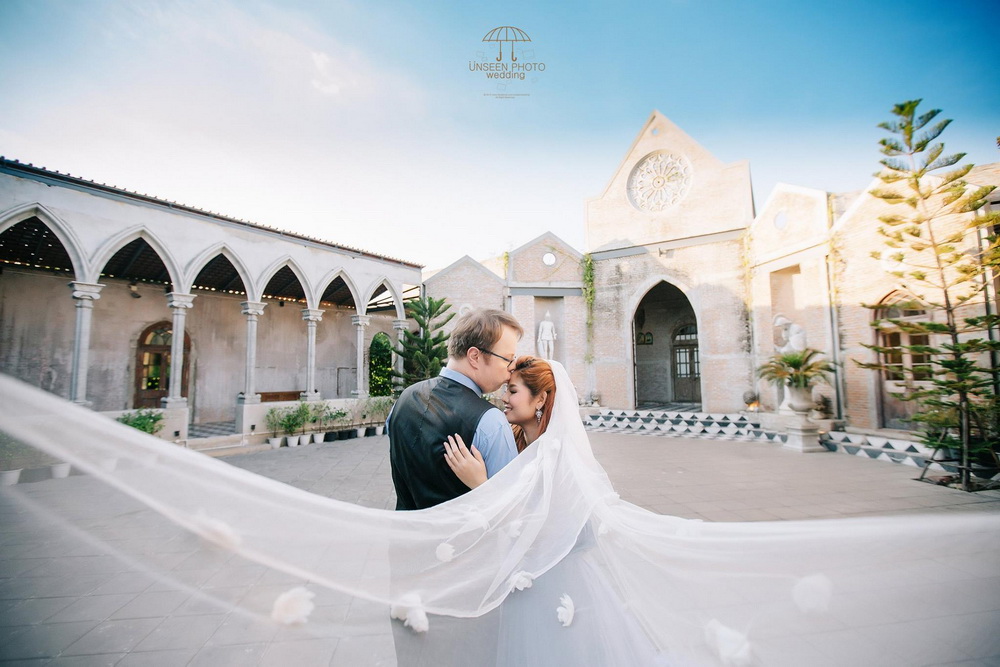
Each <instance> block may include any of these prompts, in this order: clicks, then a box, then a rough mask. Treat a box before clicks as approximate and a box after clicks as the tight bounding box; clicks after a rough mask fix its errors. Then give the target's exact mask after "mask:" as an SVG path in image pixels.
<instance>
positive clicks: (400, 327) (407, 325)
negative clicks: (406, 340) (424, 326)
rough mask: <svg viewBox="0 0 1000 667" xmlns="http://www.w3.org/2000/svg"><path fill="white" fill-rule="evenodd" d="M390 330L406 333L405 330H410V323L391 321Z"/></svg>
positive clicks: (407, 321)
mask: <svg viewBox="0 0 1000 667" xmlns="http://www.w3.org/2000/svg"><path fill="white" fill-rule="evenodd" d="M392 328H393V329H395V330H396V331H406V330H407V329H409V328H410V321H409V320H393V321H392Z"/></svg>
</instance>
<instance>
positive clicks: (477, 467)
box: [444, 433, 486, 489]
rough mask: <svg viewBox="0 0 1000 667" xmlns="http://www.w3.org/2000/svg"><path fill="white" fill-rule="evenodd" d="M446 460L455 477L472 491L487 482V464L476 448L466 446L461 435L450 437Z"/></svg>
mask: <svg viewBox="0 0 1000 667" xmlns="http://www.w3.org/2000/svg"><path fill="white" fill-rule="evenodd" d="M444 460H445V461H446V462H447V463H448V467H449V468H451V469H452V471H453V472H454V473H455V475H456V476H457V477H458V478H459V479H460V480H462V483H463V484H465V485H466V486H467V487H469V488H470V489H474V488H476V487H477V486H479V485H480V484H482V483H483V482H485V481H486V463H485V462H484V461H483V455H482V454H480V453H479V450H478V449H476V446H475V445H473V446H472V450H471V451H470V450H469V447H466V446H465V441H464V440H462V436H460V435H459V434H457V433H456V434H455V435H449V436H448V439H447V440H445V443H444Z"/></svg>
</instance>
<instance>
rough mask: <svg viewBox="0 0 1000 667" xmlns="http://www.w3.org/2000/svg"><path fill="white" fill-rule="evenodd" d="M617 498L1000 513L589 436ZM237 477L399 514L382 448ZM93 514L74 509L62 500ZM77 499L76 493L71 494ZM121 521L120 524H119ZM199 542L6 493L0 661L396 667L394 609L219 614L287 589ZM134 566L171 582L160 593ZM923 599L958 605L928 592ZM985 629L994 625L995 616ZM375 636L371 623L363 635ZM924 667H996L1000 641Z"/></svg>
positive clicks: (844, 470) (763, 510) (927, 492)
mask: <svg viewBox="0 0 1000 667" xmlns="http://www.w3.org/2000/svg"><path fill="white" fill-rule="evenodd" d="M591 437H592V441H593V443H594V448H595V451H596V454H597V456H598V458H599V459H600V461H601V462H602V463H603V464H604V466H605V468H606V469H607V471H608V474H609V475H610V477H611V479H612V481H613V483H614V484H615V486H616V488H617V489H618V490H619V492H620V493H621V496H622V498H624V499H626V500H629V501H631V502H633V503H636V504H638V505H640V506H643V507H646V508H648V509H650V510H652V511H655V512H660V513H666V514H673V515H677V516H682V517H687V518H700V519H705V520H708V521H760V520H790V519H804V518H834V517H843V516H862V515H887V514H905V513H922V512H1000V492H997V491H990V492H982V493H976V494H966V493H963V492H960V491H956V490H953V489H948V488H944V487H938V486H933V485H930V484H921V483H917V482H915V481H913V478H914V477H915V476H916V474H917V471H916V470H915V469H914V468H910V467H904V466H900V465H894V464H889V463H884V462H881V461H873V460H870V459H868V458H867V457H864V458H859V457H852V456H847V455H843V454H832V453H823V454H798V453H795V452H791V451H786V450H783V449H781V448H779V447H777V446H776V445H773V444H764V443H752V442H728V441H716V440H689V439H681V438H664V437H645V436H638V435H620V434H613V433H593V434H591ZM226 460H227V461H228V462H229V463H231V464H233V465H237V466H240V467H243V468H246V469H248V470H252V471H254V472H257V473H260V474H262V475H266V476H268V477H271V478H273V479H276V480H279V481H282V482H285V483H288V484H291V485H294V486H297V487H300V488H302V489H306V490H308V491H311V492H313V493H317V494H321V495H324V496H328V497H332V498H337V499H340V500H345V501H349V502H354V503H359V504H362V505H366V506H370V507H378V508H391V507H393V506H394V503H395V499H394V497H393V492H392V483H391V480H390V476H389V462H388V453H387V440H386V439H385V438H384V437H370V438H365V439H355V440H348V441H340V442H335V443H325V444H321V445H309V446H307V447H299V448H296V449H291V450H290V449H281V450H276V451H266V452H261V453H256V454H246V455H239V456H231V457H229V458H228V459H226ZM71 488H72V490H74V492H79V493H80V494H83V497H85V498H87V499H89V501H90V502H87V503H72V504H71V503H68V502H67V501H66V498H67V496H68V494H67V493H66V491H67V490H69V489H71ZM74 495H75V496H76V497H79V495H77V493H74ZM112 519H114V521H112ZM194 542H195V541H194V540H193V539H192V538H191V537H190V536H189V535H187V534H186V533H184V532H183V531H180V530H179V529H178V528H176V527H174V526H173V525H172V524H169V523H167V522H166V521H164V520H161V519H159V518H158V517H157V516H155V515H153V514H152V513H151V512H150V511H148V510H146V509H145V508H142V507H141V506H138V505H136V504H135V503H134V502H133V501H131V500H129V499H126V498H124V497H121V496H118V495H116V494H115V493H114V492H113V491H111V490H109V489H108V488H107V487H105V486H104V485H103V484H100V483H98V482H96V480H94V479H92V478H90V477H87V476H71V477H69V478H68V479H62V480H48V481H44V482H36V483H29V484H19V485H17V486H14V487H7V488H4V489H3V491H2V493H0V661H2V662H3V663H4V664H11V665H13V664H18V665H21V664H23V665H42V664H48V665H126V666H127V665H188V664H190V665H213V666H214V665H304V666H309V665H338V666H340V665H343V666H345V667H346V666H354V665H374V664H387V665H391V664H394V654H393V647H392V640H391V635H390V634H389V631H388V624H387V623H386V622H385V614H386V612H385V609H382V608H379V607H378V606H377V605H371V604H366V603H360V602H357V601H350V600H345V599H343V597H342V596H341V597H338V596H336V595H334V594H327V593H325V592H322V591H321V592H320V593H319V595H318V596H317V599H316V603H317V610H316V612H314V618H315V619H316V620H317V621H320V620H324V619H325V620H327V621H330V624H331V625H336V622H337V621H343V620H345V619H346V620H348V621H349V622H350V623H351V624H352V626H353V627H360V628H363V629H364V630H363V631H359V632H356V633H355V635H353V636H349V637H344V636H342V635H338V636H334V634H333V633H325V632H324V631H323V629H322V628H323V627H324V626H323V624H322V623H312V622H310V623H309V624H306V625H305V626H301V627H293V628H284V627H282V628H278V627H276V626H275V625H274V624H272V623H269V622H266V621H262V620H261V619H259V618H252V617H247V616H245V615H241V614H239V613H237V612H233V611H229V610H228V609H222V608H219V606H218V605H217V604H213V601H214V600H222V601H226V600H231V601H240V600H243V601H246V600H250V599H253V598H254V597H255V596H256V597H262V598H267V596H271V598H270V599H273V596H274V594H275V592H276V591H282V590H285V589H287V588H288V586H289V585H290V584H291V583H293V582H294V581H295V580H294V578H290V577H289V576H288V575H285V574H283V573H280V572H276V571H272V570H267V569H266V568H263V567H260V566H257V565H253V564H248V563H246V562H245V561H242V560H241V559H238V558H233V559H231V558H229V557H228V556H227V557H221V556H220V557H219V558H218V560H217V561H215V562H209V563H206V562H204V561H200V562H198V563H194V562H193V560H192V557H191V553H192V549H193V548H194V547H193V546H192V545H193V544H194ZM141 560H148V561H152V562H155V563H157V565H158V566H160V567H161V568H162V569H164V570H166V571H169V572H172V573H173V574H174V575H176V579H171V580H167V581H165V580H163V579H157V578H156V577H154V576H152V575H151V574H149V573H147V572H145V571H143V569H142V567H141V562H139V561H141ZM922 585H925V586H926V587H927V592H928V595H940V596H945V595H953V594H955V593H956V591H954V590H950V589H949V588H948V587H947V585H945V584H936V583H934V582H928V583H926V584H922ZM988 609H989V610H992V611H985V612H984V613H991V614H993V615H995V616H996V617H997V621H996V626H997V627H1000V613H998V612H996V604H993V605H992V606H989V607H988ZM369 621H370V622H369ZM967 653H968V655H966V656H954V655H951V656H949V658H948V659H947V660H945V659H938V658H931V659H928V660H924V662H922V663H921V664H946V663H948V662H949V661H951V660H957V659H958V658H961V659H960V660H959V662H956V663H955V664H962V665H968V666H972V665H979V666H981V665H1000V638H998V639H996V640H994V641H993V642H992V643H988V644H986V645H982V644H979V645H976V646H973V647H970V648H969V649H968V651H967Z"/></svg>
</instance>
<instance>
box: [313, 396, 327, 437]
mask: <svg viewBox="0 0 1000 667" xmlns="http://www.w3.org/2000/svg"><path fill="white" fill-rule="evenodd" d="M329 415H330V408H329V406H327V404H326V403H325V402H324V401H320V402H318V403H313V404H312V405H310V406H309V423H310V424H312V428H313V432H312V441H313V442H314V443H315V442H323V437H324V436H325V435H326V421H327V419H329Z"/></svg>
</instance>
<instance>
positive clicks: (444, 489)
mask: <svg viewBox="0 0 1000 667" xmlns="http://www.w3.org/2000/svg"><path fill="white" fill-rule="evenodd" d="M523 334H524V330H523V329H522V328H521V325H520V324H518V322H517V320H516V319H514V316H513V315H511V314H510V313H506V312H504V311H502V310H475V311H472V312H470V313H468V314H466V315H464V316H462V317H461V318H460V319H459V320H458V324H456V326H455V329H454V331H452V332H451V338H450V339H449V341H448V365H447V367H446V368H442V369H441V374H440V375H439V376H438V377H436V378H431V379H430V380H424V381H423V382H418V383H417V384H414V385H412V386H410V387H407V388H406V389H405V390H404V391H403V393H402V394H401V395H400V397H399V400H397V401H396V404H395V405H394V406H393V409H392V414H391V415H390V416H389V419H388V420H387V427H388V428H387V430H388V432H389V458H390V462H391V464H392V483H393V485H394V486H395V487H396V509H397V510H418V509H424V508H426V507H432V506H434V505H437V504H439V503H443V502H445V501H446V500H451V499H452V498H456V497H458V496H460V495H462V494H463V493H465V492H467V491H468V490H469V488H468V487H467V486H465V484H463V483H462V482H461V481H459V479H458V477H456V476H455V473H454V472H452V471H451V468H449V467H448V464H447V463H446V462H445V460H444V442H445V440H446V439H447V438H448V436H449V435H453V434H455V433H458V434H460V435H461V436H462V439H463V440H464V441H465V442H471V443H472V444H473V445H475V446H476V448H477V449H478V450H479V452H480V453H481V454H482V456H483V460H484V461H485V463H486V474H487V476H489V477H492V476H493V474H494V473H495V472H497V471H498V470H500V469H501V468H503V467H504V466H505V465H507V464H508V463H510V462H511V461H512V460H513V459H514V457H515V456H517V446H516V445H515V444H514V436H513V433H512V431H511V428H510V424H508V423H507V419H506V418H505V417H504V414H503V413H502V412H501V411H500V410H499V409H497V408H496V407H495V406H494V405H492V404H491V403H489V402H488V401H486V400H485V399H483V398H482V395H483V394H484V393H486V394H488V393H491V392H494V391H496V390H497V389H499V388H500V387H501V386H502V385H503V384H504V383H506V382H507V381H508V380H509V379H510V369H511V368H513V367H514V360H515V358H516V357H515V354H516V350H517V341H518V339H520V337H521V336H522V335H523Z"/></svg>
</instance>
